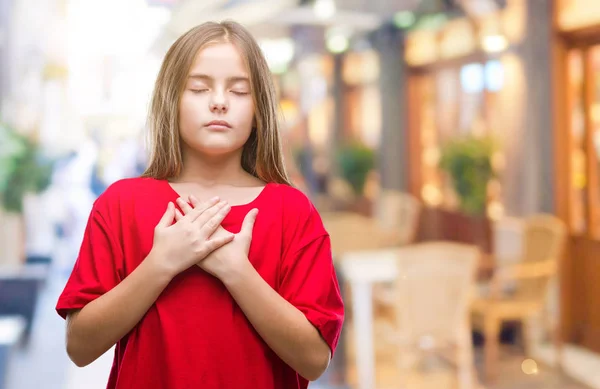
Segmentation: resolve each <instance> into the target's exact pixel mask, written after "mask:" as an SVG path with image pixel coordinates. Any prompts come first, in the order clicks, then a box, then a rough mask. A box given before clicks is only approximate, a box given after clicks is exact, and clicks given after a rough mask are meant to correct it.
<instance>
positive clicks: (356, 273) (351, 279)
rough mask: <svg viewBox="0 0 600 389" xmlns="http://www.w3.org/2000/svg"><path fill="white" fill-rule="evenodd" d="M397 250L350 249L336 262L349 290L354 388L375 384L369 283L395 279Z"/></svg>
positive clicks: (371, 387)
mask: <svg viewBox="0 0 600 389" xmlns="http://www.w3.org/2000/svg"><path fill="white" fill-rule="evenodd" d="M398 250H399V249H392V250H377V251H361V252H350V253H346V254H344V255H343V256H342V258H340V262H339V265H338V266H339V268H340V270H341V273H342V275H343V277H344V280H345V281H346V282H347V283H348V284H349V285H350V289H351V293H352V309H353V317H354V343H355V347H356V352H355V354H356V371H357V375H358V387H357V388H358V389H373V388H375V351H374V345H373V299H372V285H373V284H374V283H377V282H392V281H394V280H395V279H396V276H397V274H398V268H397V266H396V258H397V252H398ZM400 250H401V249H400Z"/></svg>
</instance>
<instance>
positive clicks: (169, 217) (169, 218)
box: [157, 202, 175, 227]
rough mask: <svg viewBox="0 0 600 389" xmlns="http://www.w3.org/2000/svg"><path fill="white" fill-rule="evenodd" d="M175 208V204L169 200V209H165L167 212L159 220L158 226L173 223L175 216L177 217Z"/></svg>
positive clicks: (166, 225)
mask: <svg viewBox="0 0 600 389" xmlns="http://www.w3.org/2000/svg"><path fill="white" fill-rule="evenodd" d="M174 210H175V206H174V205H173V203H172V202H169V205H167V210H166V211H165V213H164V214H163V215H162V217H161V218H160V220H159V221H158V224H157V226H160V227H169V226H170V225H171V224H172V223H173V218H174V217H175V212H174Z"/></svg>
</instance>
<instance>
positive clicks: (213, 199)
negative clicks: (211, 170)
mask: <svg viewBox="0 0 600 389" xmlns="http://www.w3.org/2000/svg"><path fill="white" fill-rule="evenodd" d="M217 200H219V196H215V197H213V198H212V199H210V201H217Z"/></svg>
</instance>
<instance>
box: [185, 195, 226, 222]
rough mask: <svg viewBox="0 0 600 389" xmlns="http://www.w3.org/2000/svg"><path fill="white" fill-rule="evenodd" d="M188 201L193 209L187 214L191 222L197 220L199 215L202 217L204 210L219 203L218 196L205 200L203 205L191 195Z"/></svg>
mask: <svg viewBox="0 0 600 389" xmlns="http://www.w3.org/2000/svg"><path fill="white" fill-rule="evenodd" d="M189 200H190V203H191V204H192V206H193V207H194V210H193V211H191V212H190V213H189V215H190V216H189V218H190V221H192V222H193V221H195V220H196V219H198V217H200V215H202V214H203V213H204V212H205V211H206V210H208V209H210V208H211V207H214V206H215V205H216V204H218V203H219V197H218V196H215V197H213V198H212V199H210V200H207V201H205V202H203V203H201V202H200V201H199V200H198V199H197V198H196V197H195V196H192V195H190V196H189Z"/></svg>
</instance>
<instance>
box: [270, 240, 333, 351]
mask: <svg viewBox="0 0 600 389" xmlns="http://www.w3.org/2000/svg"><path fill="white" fill-rule="evenodd" d="M279 292H280V294H281V296H282V297H283V298H285V299H286V300H287V301H289V302H290V303H291V304H292V305H294V306H295V307H296V308H298V309H299V310H300V311H301V312H302V313H304V315H305V316H306V318H307V319H308V320H309V321H310V322H311V323H312V324H313V325H314V326H315V327H316V328H317V330H318V331H319V332H320V333H321V336H322V337H323V339H324V340H325V342H327V344H328V345H329V347H330V349H331V354H332V355H333V353H334V352H335V348H336V346H337V343H338V340H339V337H340V332H341V330H342V324H343V321H344V305H343V302H342V298H341V295H340V289H339V284H338V280H337V277H336V273H335V269H334V267H333V261H332V255H331V243H330V241H329V235H327V234H326V233H324V234H321V235H319V236H317V237H315V238H313V239H310V240H309V241H307V242H306V243H303V244H301V245H299V247H294V249H293V250H290V251H289V252H288V254H287V255H286V256H285V257H284V260H283V265H282V269H281V282H280V291H279Z"/></svg>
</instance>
